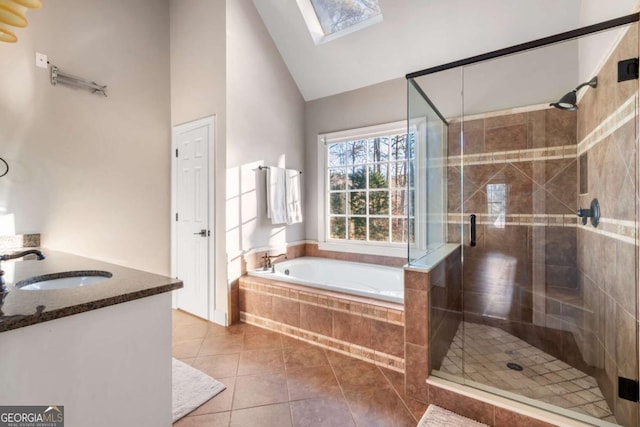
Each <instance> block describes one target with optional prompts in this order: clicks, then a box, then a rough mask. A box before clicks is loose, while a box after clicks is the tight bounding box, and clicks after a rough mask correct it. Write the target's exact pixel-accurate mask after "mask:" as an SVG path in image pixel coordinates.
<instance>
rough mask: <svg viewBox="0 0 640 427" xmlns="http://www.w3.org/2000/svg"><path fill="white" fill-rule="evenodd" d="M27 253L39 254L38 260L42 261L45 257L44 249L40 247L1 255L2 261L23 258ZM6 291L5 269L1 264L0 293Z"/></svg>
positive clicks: (0, 259)
mask: <svg viewBox="0 0 640 427" xmlns="http://www.w3.org/2000/svg"><path fill="white" fill-rule="evenodd" d="M27 255H35V256H37V258H38V261H42V260H43V259H45V256H44V254H43V253H42V251H39V250H38V249H29V250H26V251H22V252H15V253H12V254H6V255H0V261H9V260H10V259H16V258H22V257H24V256H27ZM6 292H7V288H6V286H5V285H4V270H3V269H2V266H1V265H0V294H4V293H6Z"/></svg>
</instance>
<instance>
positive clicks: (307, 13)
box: [296, 0, 382, 45]
mask: <svg viewBox="0 0 640 427" xmlns="http://www.w3.org/2000/svg"><path fill="white" fill-rule="evenodd" d="M296 3H297V4H298V8H299V9H300V13H302V17H303V18H304V22H305V24H307V28H308V29H309V33H310V34H311V38H312V39H313V42H314V43H315V44H316V45H320V44H323V43H326V42H330V41H331V40H335V39H339V38H340V37H343V36H346V35H347V34H351V33H355V32H356V31H360V30H362V29H364V28H367V27H368V26H370V25H373V24H377V23H379V22H382V13H380V14H379V15H376V16H373V17H371V18H369V19H367V20H366V21H361V22H359V23H357V24H355V25H352V26H350V27H347V28H345V29H343V30H340V31H336V32H335V33H331V34H325V33H324V30H323V29H322V26H321V25H320V21H319V20H318V15H316V11H315V9H314V8H313V5H312V4H311V0H296Z"/></svg>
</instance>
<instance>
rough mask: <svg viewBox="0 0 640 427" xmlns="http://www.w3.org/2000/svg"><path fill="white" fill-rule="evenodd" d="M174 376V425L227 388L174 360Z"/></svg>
mask: <svg viewBox="0 0 640 427" xmlns="http://www.w3.org/2000/svg"><path fill="white" fill-rule="evenodd" d="M172 374H173V387H172V389H173V396H172V397H173V399H172V401H173V405H172V411H171V412H172V415H173V422H174V423H175V422H176V421H178V420H179V419H180V418H182V417H184V416H185V415H187V414H188V413H189V412H191V411H193V410H194V409H196V408H197V407H198V406H200V405H202V404H203V403H205V402H206V401H207V400H209V399H211V398H212V397H213V396H215V395H216V394H218V393H220V392H221V391H222V390H224V389H225V388H227V386H225V385H224V384H222V383H221V382H220V381H216V380H214V379H213V378H211V377H210V376H209V375H207V374H205V373H203V372H200V371H198V370H197V369H195V368H192V367H191V366H189V365H187V364H186V363H184V362H181V361H179V360H177V359H173V369H172Z"/></svg>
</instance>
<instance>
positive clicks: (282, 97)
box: [226, 0, 309, 280]
mask: <svg viewBox="0 0 640 427" xmlns="http://www.w3.org/2000/svg"><path fill="white" fill-rule="evenodd" d="M227 91H228V92H227V93H228V97H227V114H228V121H227V201H226V202H227V233H226V234H227V254H228V256H229V262H230V263H229V280H233V279H235V278H237V277H239V276H240V275H241V270H242V269H241V265H242V262H241V254H243V253H245V252H246V251H250V250H252V249H262V248H273V249H276V250H282V249H283V248H284V247H285V246H286V243H292V242H296V241H300V240H302V239H304V224H303V223H301V224H293V225H288V226H287V225H273V224H271V222H270V220H268V219H267V216H266V201H265V178H266V171H264V170H259V169H258V166H259V165H265V166H279V167H286V168H289V169H297V170H301V171H303V175H302V180H303V182H304V181H306V180H307V179H309V175H308V173H307V171H306V170H305V167H304V148H305V147H304V108H305V107H304V100H303V98H302V95H301V94H300V91H299V90H298V88H297V86H296V84H295V82H294V81H293V78H292V77H291V75H290V74H289V71H288V70H287V67H286V65H285V63H284V61H283V60H282V58H281V57H280V53H279V52H278V50H277V48H276V46H275V45H274V43H273V41H272V40H271V36H270V35H269V33H268V32H267V30H266V28H265V26H264V24H263V22H262V19H261V18H260V16H259V15H258V12H257V11H256V8H255V6H254V5H253V3H252V2H250V1H236V0H229V1H227ZM302 196H303V199H305V198H306V195H305V194H303V195H302Z"/></svg>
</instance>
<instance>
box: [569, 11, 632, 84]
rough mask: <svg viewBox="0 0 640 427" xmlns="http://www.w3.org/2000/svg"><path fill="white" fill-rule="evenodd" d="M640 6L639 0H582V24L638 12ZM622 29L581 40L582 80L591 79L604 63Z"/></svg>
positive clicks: (580, 73) (580, 63)
mask: <svg viewBox="0 0 640 427" xmlns="http://www.w3.org/2000/svg"><path fill="white" fill-rule="evenodd" d="M639 8H640V2H639V1H638V0H617V1H602V0H582V2H581V4H580V26H581V27H584V26H587V25H592V24H597V23H599V22H603V21H607V20H609V19H614V18H619V17H621V16H625V15H629V14H631V13H634V12H637V11H638V9H639ZM620 33H621V31H620V30H610V31H606V32H603V33H598V34H595V35H591V36H588V37H584V38H582V39H580V40H579V46H580V47H579V58H580V61H579V69H580V71H579V75H580V78H579V80H580V82H581V83H582V82H586V81H589V80H590V79H591V78H592V77H594V76H595V75H596V74H597V73H598V72H599V71H600V68H601V67H602V65H603V60H604V59H605V58H607V57H608V55H609V53H610V52H611V48H612V46H614V45H615V44H616V41H617V40H618V37H620V36H621V34H620Z"/></svg>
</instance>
